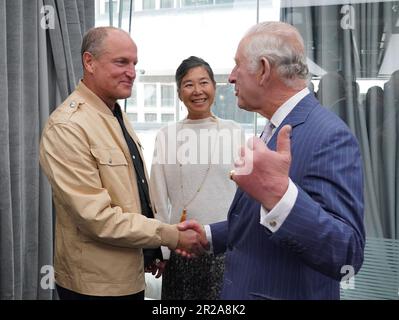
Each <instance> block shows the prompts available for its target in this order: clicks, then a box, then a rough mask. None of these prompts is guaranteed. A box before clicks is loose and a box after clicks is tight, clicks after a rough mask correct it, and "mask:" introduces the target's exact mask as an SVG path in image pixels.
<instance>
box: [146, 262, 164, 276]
mask: <svg viewBox="0 0 399 320" xmlns="http://www.w3.org/2000/svg"><path fill="white" fill-rule="evenodd" d="M167 263H168V260H164V261H154V262H153V263H152V264H151V265H150V266H148V267H146V268H145V269H144V271H145V272H151V273H152V275H153V276H155V278H159V277H160V276H161V275H162V274H163V272H164V270H165V267H166V264H167Z"/></svg>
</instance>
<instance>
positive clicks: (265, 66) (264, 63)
mask: <svg viewBox="0 0 399 320" xmlns="http://www.w3.org/2000/svg"><path fill="white" fill-rule="evenodd" d="M270 70H271V66H270V63H269V60H267V59H266V58H265V57H262V58H261V59H260V68H259V74H258V79H259V85H260V86H262V85H264V84H265V83H267V82H268V81H269V79H270V74H271V72H270Z"/></svg>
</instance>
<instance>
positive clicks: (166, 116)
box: [161, 113, 175, 122]
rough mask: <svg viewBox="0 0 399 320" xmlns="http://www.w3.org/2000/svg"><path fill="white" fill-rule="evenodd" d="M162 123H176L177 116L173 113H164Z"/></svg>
mask: <svg viewBox="0 0 399 320" xmlns="http://www.w3.org/2000/svg"><path fill="white" fill-rule="evenodd" d="M161 121H162V122H173V121H175V115H174V114H173V113H162V114H161Z"/></svg>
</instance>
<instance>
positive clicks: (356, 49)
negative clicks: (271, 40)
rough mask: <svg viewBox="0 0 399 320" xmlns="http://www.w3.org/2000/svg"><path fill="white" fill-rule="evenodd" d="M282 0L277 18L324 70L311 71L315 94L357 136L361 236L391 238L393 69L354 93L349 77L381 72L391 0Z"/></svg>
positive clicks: (394, 4)
mask: <svg viewBox="0 0 399 320" xmlns="http://www.w3.org/2000/svg"><path fill="white" fill-rule="evenodd" d="M285 2H286V4H287V6H286V7H285V8H283V9H282V11H281V13H282V20H283V21H287V22H288V23H291V24H293V25H295V26H296V27H297V28H298V29H299V30H300V32H301V34H302V36H303V37H304V40H305V45H306V48H307V55H308V57H309V59H310V60H311V61H313V62H314V63H316V64H317V65H318V66H320V67H321V68H322V69H323V70H324V72H323V73H319V74H314V76H315V77H317V78H318V77H321V79H320V84H319V88H318V91H317V92H316V96H317V98H318V99H319V100H320V102H321V103H322V104H323V105H325V106H326V107H329V108H331V110H332V111H333V112H335V113H337V114H338V115H339V116H340V117H341V118H342V119H343V120H344V121H345V122H346V123H347V124H348V126H349V127H350V128H351V129H352V131H353V132H354V133H355V134H356V136H357V138H358V140H359V143H360V147H361V151H362V157H363V165H364V177H365V181H364V184H365V193H364V195H365V224H366V231H367V236H368V237H379V238H392V239H398V238H399V148H398V132H397V129H396V128H397V127H398V124H399V122H398V119H399V115H398V112H397V110H398V108H399V103H398V101H399V100H398V99H397V98H396V96H395V91H396V92H398V90H399V81H398V80H396V78H398V79H399V77H398V76H399V75H396V77H394V71H395V70H394V67H392V70H389V74H392V77H391V80H390V81H389V82H388V83H387V84H386V85H385V88H380V89H376V88H374V89H373V88H370V89H369V90H370V92H368V94H367V95H366V97H364V96H362V95H360V94H359V84H358V82H357V80H359V79H362V78H366V79H384V76H387V74H384V75H381V70H382V69H383V68H382V65H383V61H384V56H385V55H386V54H387V52H388V48H389V44H390V41H391V40H392V43H394V40H393V39H394V38H395V37H396V36H399V28H398V26H397V25H396V22H397V21H398V18H399V15H398V10H397V8H398V7H399V1H384V2H377V1H375V2H371V3H356V4H338V5H324V6H317V5H315V6H308V7H299V6H295V5H294V3H295V2H294V1H285ZM397 49H398V48H395V51H397ZM384 73H386V68H385V70H384ZM389 74H388V75H389ZM375 91H378V92H379V93H375ZM373 92H374V93H373ZM396 95H397V93H396Z"/></svg>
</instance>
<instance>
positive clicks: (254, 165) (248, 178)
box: [232, 125, 291, 210]
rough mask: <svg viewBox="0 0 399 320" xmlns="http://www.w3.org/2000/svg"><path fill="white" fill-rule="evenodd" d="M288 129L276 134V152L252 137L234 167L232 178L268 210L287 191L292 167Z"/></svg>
mask: <svg viewBox="0 0 399 320" xmlns="http://www.w3.org/2000/svg"><path fill="white" fill-rule="evenodd" d="M290 135H291V126H289V125H285V126H284V127H283V128H281V130H280V131H279V133H278V136H277V148H276V151H272V150H270V149H269V148H268V147H267V146H266V145H265V143H264V142H263V141H262V140H261V139H259V138H257V137H253V138H251V139H249V140H248V147H247V148H241V152H240V159H238V160H237V161H236V163H235V164H234V166H235V169H234V174H233V175H232V179H233V180H234V181H235V182H236V183H237V185H238V186H239V187H240V188H241V189H242V190H243V191H245V192H246V193H248V194H249V195H250V196H251V197H252V198H254V199H256V200H258V201H259V202H260V203H261V204H262V206H263V207H264V208H266V209H267V210H271V209H273V207H274V206H275V205H276V204H277V203H278V202H279V201H280V199H281V198H282V197H283V196H284V194H285V192H286V191H287V189H288V183H289V178H288V174H289V170H290V166H291V141H290Z"/></svg>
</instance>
